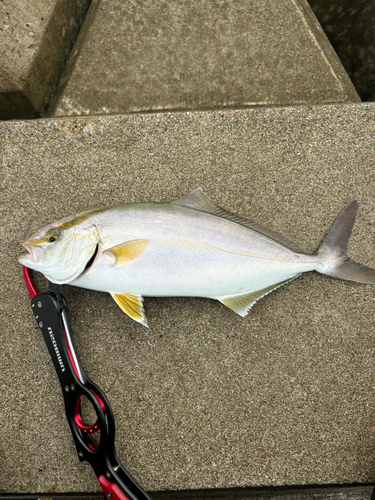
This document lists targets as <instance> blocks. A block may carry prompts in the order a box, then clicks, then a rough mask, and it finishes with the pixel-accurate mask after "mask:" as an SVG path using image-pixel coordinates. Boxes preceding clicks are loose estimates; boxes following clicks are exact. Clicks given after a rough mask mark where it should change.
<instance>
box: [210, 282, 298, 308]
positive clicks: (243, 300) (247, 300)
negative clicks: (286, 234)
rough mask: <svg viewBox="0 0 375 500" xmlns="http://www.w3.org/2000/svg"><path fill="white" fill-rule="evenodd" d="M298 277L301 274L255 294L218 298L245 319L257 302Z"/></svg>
mask: <svg viewBox="0 0 375 500" xmlns="http://www.w3.org/2000/svg"><path fill="white" fill-rule="evenodd" d="M298 276H300V274H297V275H296V276H293V278H288V279H287V280H284V281H280V282H279V283H274V284H273V285H270V286H267V287H265V288H262V289H260V290H256V291H255V292H251V293H247V294H244V295H232V296H230V297H222V298H218V300H220V302H221V303H222V304H224V305H225V306H227V307H229V309H232V311H234V312H236V313H237V314H239V315H240V316H242V317H244V316H246V315H247V313H248V312H249V310H250V309H251V308H252V306H253V305H254V304H255V302H256V301H257V300H259V299H261V298H262V297H264V296H265V295H268V294H269V293H270V292H272V291H273V290H276V288H279V287H280V286H282V285H285V284H286V283H288V282H289V281H292V280H294V279H295V278H297V277H298Z"/></svg>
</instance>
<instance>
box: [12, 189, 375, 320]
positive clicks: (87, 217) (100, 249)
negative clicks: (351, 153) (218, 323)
mask: <svg viewBox="0 0 375 500" xmlns="http://www.w3.org/2000/svg"><path fill="white" fill-rule="evenodd" d="M357 209H358V203H357V201H356V200H354V201H352V202H350V203H349V204H348V205H347V206H346V207H345V208H344V209H343V210H342V211H341V212H340V214H339V215H338V217H337V218H336V220H335V222H334V223H333V225H332V227H331V229H330V231H329V232H328V234H327V236H326V238H325V239H324V241H323V243H322V244H321V246H320V247H319V249H318V251H317V252H316V254H314V255H308V254H305V253H303V252H301V251H300V250H299V249H298V248H297V247H296V246H295V245H294V244H293V243H292V242H290V241H289V240H288V239H287V238H285V237H284V236H281V235H280V234H277V233H276V232H274V231H271V230H269V229H266V228H264V227H262V226H260V225H258V224H256V223H254V222H251V221H248V220H245V219H243V218H241V217H239V216H237V215H235V214H232V213H230V212H228V211H226V210H225V209H223V208H221V207H220V206H218V205H217V204H216V203H214V202H213V201H212V200H211V199H210V198H209V197H208V196H207V195H206V194H205V193H204V192H203V191H202V189H200V188H197V189H195V190H194V191H192V192H190V193H188V194H186V195H184V196H182V197H181V198H179V199H177V200H175V201H172V202H171V203H127V204H122V205H116V206H110V207H105V208H98V209H91V210H87V211H85V212H82V213H79V214H76V215H74V216H70V217H66V218H63V219H61V220H60V221H58V222H54V223H52V224H49V225H47V226H45V227H44V228H42V229H40V230H39V231H38V232H36V233H35V234H34V235H32V236H31V237H30V238H29V239H28V240H26V241H25V243H23V247H24V248H25V249H26V250H27V253H26V254H23V255H21V256H20V258H19V263H20V264H22V265H24V266H26V267H28V268H31V269H34V270H35V271H39V272H41V273H42V274H43V275H44V276H45V277H46V278H47V279H48V280H50V281H51V282H53V283H57V284H69V285H73V286H77V287H82V288H87V289H90V290H97V291H102V292H108V293H110V294H111V296H112V297H113V299H114V300H115V302H116V303H117V304H118V305H119V306H120V308H121V309H122V310H123V311H124V312H125V313H126V314H127V315H128V316H130V317H131V318H132V319H133V320H135V321H137V322H139V323H141V324H143V325H145V326H147V320H146V316H145V311H144V307H143V297H177V296H179V297H204V298H210V299H216V300H218V301H220V302H221V303H222V304H224V305H225V306H227V307H228V308H230V309H231V310H233V311H234V312H235V313H237V314H238V315H240V316H242V317H244V316H246V315H247V314H248V312H249V310H250V309H251V308H252V306H253V305H254V304H255V303H256V302H257V301H258V300H259V299H260V298H262V297H264V296H266V295H267V294H269V293H270V292H272V291H273V290H275V289H277V288H279V287H280V286H282V285H284V284H286V283H288V282H290V281H291V280H293V279H295V278H297V277H298V276H300V275H301V274H302V273H305V272H309V271H317V272H318V273H321V274H325V275H328V276H332V277H335V278H340V279H343V280H349V281H355V282H358V283H365V284H372V285H373V284H375V269H372V268H370V267H367V266H365V265H364V264H361V263H358V262H355V261H354V260H352V259H350V258H349V257H348V256H347V245H348V241H349V238H350V235H351V232H352V227H353V224H354V221H355V218H356V213H357Z"/></svg>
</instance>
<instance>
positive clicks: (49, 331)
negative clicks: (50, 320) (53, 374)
mask: <svg viewBox="0 0 375 500" xmlns="http://www.w3.org/2000/svg"><path fill="white" fill-rule="evenodd" d="M47 329H48V333H49V336H50V339H51V342H52V346H53V348H54V349H55V353H56V357H57V361H58V362H59V365H60V368H61V371H62V372H64V371H65V366H64V363H63V360H62V358H61V354H60V351H59V348H58V347H57V342H56V339H55V336H54V334H53V330H52V328H51V327H50V326H49V327H48V328H47Z"/></svg>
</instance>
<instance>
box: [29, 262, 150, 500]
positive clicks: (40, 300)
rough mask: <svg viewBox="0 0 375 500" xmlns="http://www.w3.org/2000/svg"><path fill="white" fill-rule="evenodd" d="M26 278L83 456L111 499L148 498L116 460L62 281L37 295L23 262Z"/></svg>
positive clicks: (106, 410)
mask: <svg viewBox="0 0 375 500" xmlns="http://www.w3.org/2000/svg"><path fill="white" fill-rule="evenodd" d="M23 276H24V280H25V284H26V288H27V291H28V292H29V296H30V299H31V308H32V311H33V313H34V316H35V319H36V321H37V324H38V326H39V328H40V330H41V332H42V334H43V337H44V340H45V342H46V344H47V347H48V350H49V353H50V355H51V358H52V361H53V364H54V366H55V369H56V373H57V376H58V378H59V381H60V385H61V389H62V393H63V396H64V402H65V413H66V417H67V419H68V422H69V426H70V430H71V432H72V436H73V439H74V443H75V446H76V449H77V453H78V458H79V460H80V461H81V462H82V461H84V460H85V461H87V462H88V463H89V464H90V465H91V466H92V468H93V470H94V472H95V474H96V476H97V478H98V481H99V483H100V486H101V488H102V490H103V492H104V495H105V497H106V498H107V499H110V500H150V497H149V496H148V495H147V493H146V492H145V491H143V489H142V488H141V487H140V486H139V485H138V484H137V483H136V482H135V481H134V479H133V478H132V477H131V476H130V475H129V473H128V472H127V471H126V470H125V469H124V467H123V466H122V465H121V462H120V461H119V459H118V458H117V455H116V452H115V446H114V441H115V421H114V417H113V413H112V410H111V407H110V405H109V402H108V400H107V398H106V396H105V395H104V394H103V392H102V391H101V390H100V389H99V387H98V386H97V385H95V384H94V383H93V382H92V381H91V380H89V379H88V378H87V376H86V375H85V372H84V371H83V368H82V365H81V363H80V360H79V358H78V354H77V351H76V349H75V346H74V343H73V339H72V333H71V327H70V323H69V312H68V306H67V303H66V301H65V299H64V298H63V297H62V296H61V294H60V287H59V285H56V284H54V283H52V282H50V281H49V282H48V291H47V292H45V293H38V291H37V290H36V288H35V286H34V284H33V282H32V280H31V277H30V273H29V270H28V268H27V267H25V266H24V267H23ZM83 398H87V400H88V401H89V403H90V404H91V406H92V408H93V409H94V411H95V413H96V421H95V423H93V424H89V423H86V422H85V419H84V417H83V416H82V400H83Z"/></svg>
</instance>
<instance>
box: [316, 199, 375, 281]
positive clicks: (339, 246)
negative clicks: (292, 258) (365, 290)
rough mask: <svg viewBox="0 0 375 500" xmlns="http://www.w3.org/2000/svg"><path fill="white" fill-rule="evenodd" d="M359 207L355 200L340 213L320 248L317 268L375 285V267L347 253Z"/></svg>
mask: <svg viewBox="0 0 375 500" xmlns="http://www.w3.org/2000/svg"><path fill="white" fill-rule="evenodd" d="M357 209H358V203H357V201H356V200H353V201H351V202H350V203H349V204H348V205H346V207H345V208H344V209H343V210H342V211H341V212H340V213H339V215H338V216H337V218H336V220H335V222H334V223H333V225H332V227H331V229H330V230H329V232H328V234H327V236H326V238H325V239H324V241H323V243H322V245H321V247H320V248H319V250H318V254H317V255H318V257H321V259H322V263H321V264H320V265H319V266H317V267H316V268H315V270H316V271H318V272H319V273H321V274H326V275H328V276H333V277H334V278H340V279H342V280H348V281H356V282H357V283H365V284H368V285H374V284H375V269H372V268H371V267H368V266H365V265H364V264H361V263H360V262H356V261H354V260H352V259H350V258H349V257H348V256H347V255H346V252H347V248H348V241H349V238H350V235H351V234H352V228H353V224H354V221H355V218H356V215H357ZM324 261H325V262H324Z"/></svg>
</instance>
